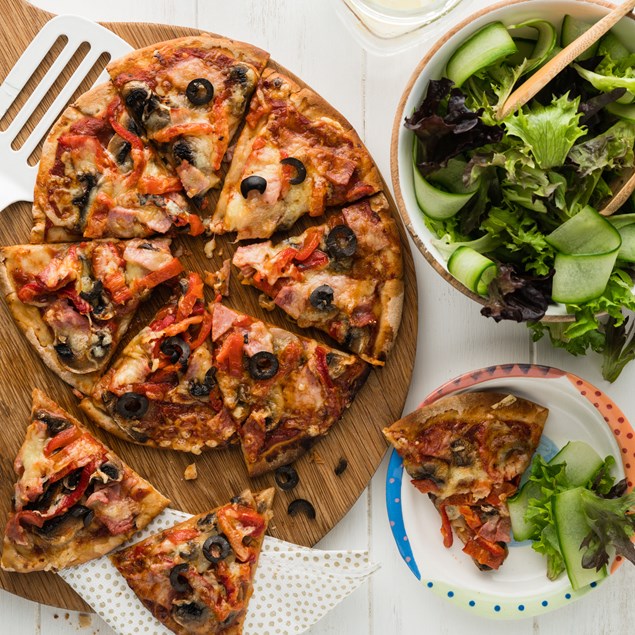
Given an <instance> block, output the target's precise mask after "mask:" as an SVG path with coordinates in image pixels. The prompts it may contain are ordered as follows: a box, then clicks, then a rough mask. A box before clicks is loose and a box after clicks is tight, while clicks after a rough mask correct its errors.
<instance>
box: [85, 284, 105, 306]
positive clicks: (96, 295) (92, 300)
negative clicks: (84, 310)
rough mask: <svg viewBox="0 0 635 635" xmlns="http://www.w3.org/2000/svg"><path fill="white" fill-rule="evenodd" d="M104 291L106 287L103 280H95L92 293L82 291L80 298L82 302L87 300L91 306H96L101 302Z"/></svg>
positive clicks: (91, 289)
mask: <svg viewBox="0 0 635 635" xmlns="http://www.w3.org/2000/svg"><path fill="white" fill-rule="evenodd" d="M103 291H104V285H103V283H102V281H101V280H95V282H93V286H92V287H91V288H90V291H80V292H79V297H80V298H81V299H82V300H86V302H88V304H90V305H91V306H93V307H94V306H96V305H97V304H99V302H100V301H101V299H102V298H101V294H102V293H103Z"/></svg>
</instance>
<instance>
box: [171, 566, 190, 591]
mask: <svg viewBox="0 0 635 635" xmlns="http://www.w3.org/2000/svg"><path fill="white" fill-rule="evenodd" d="M189 568H190V565H189V564H187V562H183V563H181V564H177V565H175V566H173V567H172V569H170V576H169V577H170V584H171V585H172V588H173V589H174V590H175V591H176V592H177V593H187V592H188V591H191V590H192V587H191V586H190V583H189V582H188V581H187V580H186V579H185V578H184V577H183V576H182V574H183V573H185V572H186V571H187V570H188V569H189Z"/></svg>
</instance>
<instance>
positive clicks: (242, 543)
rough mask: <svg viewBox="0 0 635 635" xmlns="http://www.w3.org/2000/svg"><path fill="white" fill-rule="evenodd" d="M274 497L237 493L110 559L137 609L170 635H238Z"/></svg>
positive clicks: (250, 592) (246, 491) (248, 492)
mask: <svg viewBox="0 0 635 635" xmlns="http://www.w3.org/2000/svg"><path fill="white" fill-rule="evenodd" d="M273 496H274V490H273V488H272V489H268V490H265V491H263V492H260V493H258V494H256V495H255V496H254V495H253V494H252V493H251V492H250V491H249V490H245V491H244V492H243V493H242V494H241V495H240V496H237V497H235V498H233V499H232V502H231V503H228V504H227V505H223V506H222V507H218V508H216V509H214V510H212V511H210V512H207V513H204V514H199V515H198V516H194V517H192V518H190V519H189V520H186V521H185V522H183V523H180V524H178V525H176V526H174V527H172V528H170V529H166V530H165V531H163V532H161V533H160V534H155V535H154V536H150V537H149V538H146V539H145V540H143V541H141V542H139V543H137V544H136V545H132V546H131V547H127V548H126V549H123V550H122V551H118V552H117V553H115V554H113V555H112V556H110V559H111V560H112V562H113V564H114V565H115V566H116V567H117V569H118V570H119V572H120V573H121V575H123V577H124V578H125V579H126V582H127V583H128V585H129V586H130V588H131V589H132V590H133V591H134V592H135V594H136V595H137V597H138V598H139V599H140V600H141V602H143V604H144V605H145V607H146V608H147V609H148V610H149V611H150V612H151V613H152V615H154V617H156V618H157V619H158V620H159V621H160V622H162V623H163V624H164V625H165V626H167V628H169V629H170V630H171V631H173V632H174V633H177V634H178V635H196V634H200V635H203V634H204V635H240V633H242V626H243V623H244V621H245V616H246V615H247V605H248V603H249V599H250V597H251V594H252V591H253V580H254V576H255V573H256V567H257V565H258V558H259V556H260V550H261V547H262V542H263V539H264V535H265V531H266V529H267V525H268V524H269V521H270V519H271V516H272V511H271V506H272V503H273Z"/></svg>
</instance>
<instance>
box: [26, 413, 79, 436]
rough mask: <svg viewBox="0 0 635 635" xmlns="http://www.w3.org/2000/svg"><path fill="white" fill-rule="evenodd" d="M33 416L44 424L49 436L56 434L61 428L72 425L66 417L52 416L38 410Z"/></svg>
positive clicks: (64, 428)
mask: <svg viewBox="0 0 635 635" xmlns="http://www.w3.org/2000/svg"><path fill="white" fill-rule="evenodd" d="M35 418H36V419H38V420H39V421H42V422H43V423H44V424H45V425H46V427H47V428H48V433H49V436H51V437H54V436H56V435H58V434H59V433H60V432H61V431H62V430H66V428H70V427H71V425H72V424H71V422H70V421H68V420H67V419H62V417H53V416H51V415H50V414H48V413H47V412H38V413H37V415H36V417H35Z"/></svg>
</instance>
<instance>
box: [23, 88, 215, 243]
mask: <svg viewBox="0 0 635 635" xmlns="http://www.w3.org/2000/svg"><path fill="white" fill-rule="evenodd" d="M182 190H183V186H182V185H181V182H180V180H179V178H178V176H177V175H176V174H175V172H174V170H172V169H171V168H170V167H169V166H167V165H166V164H165V163H164V162H163V160H162V159H161V158H159V156H158V155H157V154H156V152H155V151H154V150H153V149H152V147H151V146H149V145H148V143H147V140H146V139H145V137H144V135H143V133H142V132H141V129H140V127H139V126H138V125H137V124H136V123H135V121H134V120H133V119H132V118H131V117H130V115H129V114H128V113H127V112H126V109H125V107H124V104H123V101H122V100H121V98H120V97H119V95H118V94H117V92H116V91H115V89H114V86H113V85H112V84H111V83H110V82H109V83H107V84H101V85H99V86H97V87H95V88H93V89H92V90H90V91H88V92H87V93H85V94H84V95H82V96H81V97H80V98H79V99H78V100H77V101H76V102H75V103H74V104H73V105H71V106H69V107H68V108H67V109H66V111H65V112H64V113H63V115H62V117H61V118H60V120H59V121H58V122H57V123H56V124H55V126H54V127H53V129H52V130H51V132H50V134H49V136H48V138H47V140H46V142H45V144H44V147H43V149H42V158H41V160H40V167H39V170H38V176H37V181H36V185H35V195H34V198H35V200H34V204H33V218H34V227H33V230H32V232H31V242H36V243H40V242H65V241H73V240H80V239H81V238H137V237H145V236H151V235H153V234H166V233H168V232H173V231H174V230H176V229H183V230H184V231H187V232H188V233H190V234H192V235H197V234H200V233H201V232H202V231H203V225H202V223H201V220H200V218H199V217H198V216H197V215H196V214H192V213H190V209H189V204H188V202H187V200H186V198H185V197H184V196H183V193H182Z"/></svg>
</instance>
